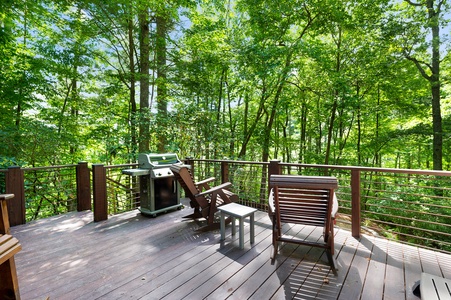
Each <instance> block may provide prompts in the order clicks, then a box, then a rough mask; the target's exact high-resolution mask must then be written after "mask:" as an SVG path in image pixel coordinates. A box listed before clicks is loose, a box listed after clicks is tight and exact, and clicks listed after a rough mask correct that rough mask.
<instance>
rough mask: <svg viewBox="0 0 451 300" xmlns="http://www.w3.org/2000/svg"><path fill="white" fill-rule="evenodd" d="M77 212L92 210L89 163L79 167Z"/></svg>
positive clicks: (83, 163) (79, 164) (81, 164)
mask: <svg viewBox="0 0 451 300" xmlns="http://www.w3.org/2000/svg"><path fill="white" fill-rule="evenodd" d="M76 173H77V210H78V211H83V210H90V209H91V186H90V184H91V178H90V175H91V174H90V173H89V168H88V163H87V162H79V163H78V165H77V172H76Z"/></svg>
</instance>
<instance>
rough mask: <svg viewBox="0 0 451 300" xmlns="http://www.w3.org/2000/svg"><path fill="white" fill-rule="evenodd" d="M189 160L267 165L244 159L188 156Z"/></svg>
mask: <svg viewBox="0 0 451 300" xmlns="http://www.w3.org/2000/svg"><path fill="white" fill-rule="evenodd" d="M189 160H192V161H199V162H213V163H221V162H228V163H233V164H246V165H269V162H257V161H245V160H228V159H197V158H189Z"/></svg>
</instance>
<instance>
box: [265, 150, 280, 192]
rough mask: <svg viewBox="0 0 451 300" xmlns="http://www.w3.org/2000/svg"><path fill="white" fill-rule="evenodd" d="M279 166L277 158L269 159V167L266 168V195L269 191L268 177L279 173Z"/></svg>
mask: <svg viewBox="0 0 451 300" xmlns="http://www.w3.org/2000/svg"><path fill="white" fill-rule="evenodd" d="M281 171H282V170H281V166H280V160H278V159H272V160H270V161H269V168H268V197H269V193H270V191H271V189H270V187H269V179H270V178H271V175H272V174H274V175H279V174H280V173H281Z"/></svg>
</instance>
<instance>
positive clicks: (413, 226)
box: [192, 159, 451, 253]
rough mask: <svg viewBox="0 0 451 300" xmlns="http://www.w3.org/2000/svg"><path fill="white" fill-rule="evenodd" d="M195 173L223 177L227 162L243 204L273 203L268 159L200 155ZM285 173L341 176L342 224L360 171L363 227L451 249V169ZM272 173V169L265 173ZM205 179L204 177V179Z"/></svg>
mask: <svg viewBox="0 0 451 300" xmlns="http://www.w3.org/2000/svg"><path fill="white" fill-rule="evenodd" d="M192 163H193V164H194V165H195V175H198V174H197V172H198V171H199V174H201V176H204V177H208V176H214V177H216V180H217V182H218V183H220V182H221V179H220V178H221V174H222V172H223V171H222V170H221V164H224V163H225V164H226V165H227V167H228V173H227V175H226V176H227V179H228V181H230V182H231V183H232V184H233V187H232V189H233V191H234V192H236V193H238V194H239V195H240V201H241V202H242V203H243V204H246V205H249V206H254V207H258V208H260V209H262V210H265V209H266V205H267V194H268V190H267V181H268V173H267V168H265V166H266V165H265V163H254V162H242V161H222V160H201V159H199V160H196V159H193V160H192ZM279 166H280V169H281V173H282V174H293V175H297V174H298V175H312V176H323V175H328V176H335V177H337V179H338V181H339V188H338V190H337V191H336V193H337V197H338V200H339V218H338V220H337V221H338V225H339V226H345V227H349V226H350V224H351V223H352V189H353V188H356V187H352V186H351V171H358V172H359V175H360V186H359V187H358V189H359V190H360V191H359V194H360V200H359V201H360V217H361V226H362V230H363V231H364V232H367V233H371V234H375V235H379V236H383V237H385V238H388V239H392V240H395V241H398V242H403V243H406V244H414V245H420V246H422V247H424V248H430V249H433V250H439V251H442V252H445V253H451V172H446V171H427V170H406V169H384V168H367V167H347V166H329V165H306V164H288V163H279ZM265 172H266V173H265ZM200 179H201V178H198V180H200Z"/></svg>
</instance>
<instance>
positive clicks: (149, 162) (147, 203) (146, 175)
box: [122, 153, 182, 217]
mask: <svg viewBox="0 0 451 300" xmlns="http://www.w3.org/2000/svg"><path fill="white" fill-rule="evenodd" d="M178 164H182V162H181V161H180V160H179V158H178V157H177V154H175V153H164V154H155V153H150V154H145V153H141V154H139V155H138V168H137V169H127V170H122V173H124V174H127V175H130V176H139V183H140V187H139V192H140V202H141V207H140V211H141V213H143V214H145V215H151V216H154V217H155V216H156V215H157V214H158V213H160V212H166V211H168V210H172V209H180V208H181V207H182V204H180V190H179V184H178V183H177V180H176V179H175V178H174V174H173V173H172V171H171V169H170V166H171V165H178Z"/></svg>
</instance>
